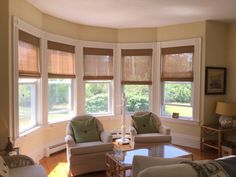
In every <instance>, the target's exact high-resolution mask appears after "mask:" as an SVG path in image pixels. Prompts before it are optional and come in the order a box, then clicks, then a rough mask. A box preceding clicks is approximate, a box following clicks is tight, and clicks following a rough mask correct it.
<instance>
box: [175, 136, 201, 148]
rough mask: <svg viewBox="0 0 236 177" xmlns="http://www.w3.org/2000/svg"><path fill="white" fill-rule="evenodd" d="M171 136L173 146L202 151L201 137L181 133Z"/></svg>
mask: <svg viewBox="0 0 236 177" xmlns="http://www.w3.org/2000/svg"><path fill="white" fill-rule="evenodd" d="M171 136H172V144H176V145H181V146H186V147H191V148H196V149H200V137H197V136H191V135H185V134H180V133H172V134H171Z"/></svg>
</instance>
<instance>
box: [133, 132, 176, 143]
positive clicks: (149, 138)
mask: <svg viewBox="0 0 236 177" xmlns="http://www.w3.org/2000/svg"><path fill="white" fill-rule="evenodd" d="M134 142H135V143H169V142H171V136H170V135H163V134H160V133H145V134H138V135H136V136H135V137H134Z"/></svg>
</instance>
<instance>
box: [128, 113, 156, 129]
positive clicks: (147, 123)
mask: <svg viewBox="0 0 236 177" xmlns="http://www.w3.org/2000/svg"><path fill="white" fill-rule="evenodd" d="M151 114H152V113H147V114H143V115H140V116H134V115H132V116H131V117H132V121H133V125H134V128H135V129H136V130H137V133H138V134H140V133H141V134H142V133H157V127H156V122H155V120H154V119H152V117H151Z"/></svg>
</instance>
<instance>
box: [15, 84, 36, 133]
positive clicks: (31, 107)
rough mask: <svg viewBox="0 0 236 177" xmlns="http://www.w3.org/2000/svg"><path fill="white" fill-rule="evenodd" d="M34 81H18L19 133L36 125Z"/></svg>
mask: <svg viewBox="0 0 236 177" xmlns="http://www.w3.org/2000/svg"><path fill="white" fill-rule="evenodd" d="M35 92H36V79H19V132H20V133H22V132H24V131H26V130H28V129H30V128H32V127H34V126H35V125H36V108H35V107H36V106H35V103H36V94H35Z"/></svg>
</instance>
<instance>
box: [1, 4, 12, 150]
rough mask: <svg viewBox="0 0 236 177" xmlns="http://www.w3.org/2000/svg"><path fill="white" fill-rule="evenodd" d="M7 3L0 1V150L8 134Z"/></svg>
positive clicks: (3, 146)
mask: <svg viewBox="0 0 236 177" xmlns="http://www.w3.org/2000/svg"><path fill="white" fill-rule="evenodd" d="M8 14H9V5H8V1H0V27H1V30H0V31H1V32H0V54H1V57H0V81H1V86H0V151H1V150H2V149H4V148H5V145H6V142H7V137H8V136H9V116H10V114H9V113H10V111H9V100H10V98H9V95H10V91H9V60H8V59H9V18H8V17H9V15H8Z"/></svg>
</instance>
